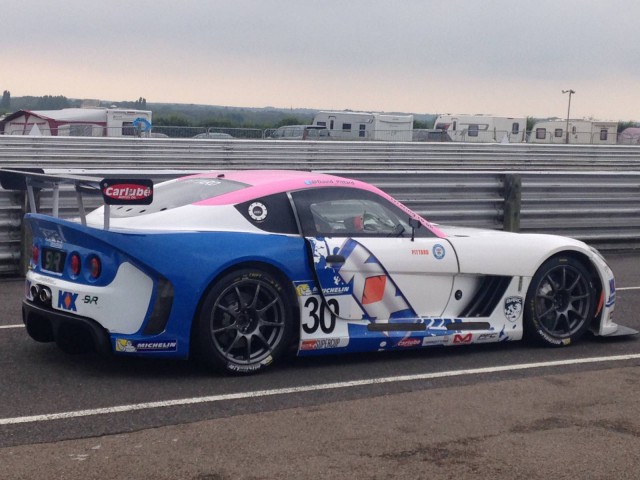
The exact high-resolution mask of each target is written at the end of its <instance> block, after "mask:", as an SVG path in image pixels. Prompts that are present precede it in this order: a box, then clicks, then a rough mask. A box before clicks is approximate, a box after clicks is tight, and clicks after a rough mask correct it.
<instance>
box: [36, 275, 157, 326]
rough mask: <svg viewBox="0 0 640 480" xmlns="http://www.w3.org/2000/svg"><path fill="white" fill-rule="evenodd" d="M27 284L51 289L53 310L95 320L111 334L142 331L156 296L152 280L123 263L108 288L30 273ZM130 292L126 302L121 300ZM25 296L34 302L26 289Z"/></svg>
mask: <svg viewBox="0 0 640 480" xmlns="http://www.w3.org/2000/svg"><path fill="white" fill-rule="evenodd" d="M27 282H31V283H32V284H38V285H43V286H46V287H49V288H50V289H51V295H52V297H51V298H52V302H51V306H52V307H53V309H54V310H58V311H60V312H63V313H73V314H75V315H80V316H83V317H88V318H92V319H93V320H95V321H97V322H98V323H99V324H100V325H102V326H103V327H104V328H106V329H107V330H108V331H109V332H111V333H122V334H134V333H136V332H138V330H140V327H142V323H143V321H144V318H145V315H146V313H147V310H148V309H149V302H150V300H151V294H152V292H153V280H151V278H149V277H148V276H147V275H146V274H144V273H143V272H141V271H140V270H138V269H137V268H136V267H134V266H133V265H131V264H130V263H123V264H122V265H121V266H120V268H119V269H118V273H117V274H116V277H115V278H114V280H113V282H111V283H110V284H109V285H106V286H91V285H83V284H79V283H75V282H69V281H65V280H61V279H57V278H53V277H51V276H48V275H41V274H37V273H33V272H32V271H29V272H28V273H27ZM122 292H127V298H126V301H124V300H125V299H123V298H122ZM25 293H26V296H27V298H28V299H29V300H33V298H32V297H31V292H30V291H29V289H28V288H27V289H26V292H25Z"/></svg>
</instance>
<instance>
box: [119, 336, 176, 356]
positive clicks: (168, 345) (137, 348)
mask: <svg viewBox="0 0 640 480" xmlns="http://www.w3.org/2000/svg"><path fill="white" fill-rule="evenodd" d="M177 349H178V342H177V341H176V340H167V341H165V342H146V341H141V340H133V341H132V340H127V339H126V338H116V352H127V353H134V352H175V351H176V350H177Z"/></svg>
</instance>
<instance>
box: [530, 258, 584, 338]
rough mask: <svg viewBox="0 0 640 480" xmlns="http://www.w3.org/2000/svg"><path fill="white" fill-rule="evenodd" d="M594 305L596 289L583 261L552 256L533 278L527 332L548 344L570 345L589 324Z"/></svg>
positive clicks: (582, 333) (531, 336)
mask: <svg viewBox="0 0 640 480" xmlns="http://www.w3.org/2000/svg"><path fill="white" fill-rule="evenodd" d="M595 306H596V302H595V289H594V287H593V283H592V281H591V276H590V275H589V272H588V271H587V269H586V268H585V267H584V265H583V264H582V263H580V262H579V261H577V260H575V259H573V258H571V257H564V256H558V257H554V258H551V259H549V260H547V261H546V262H545V263H543V264H542V266H541V267H540V268H539V269H538V271H537V272H536V274H535V275H534V276H533V279H532V280H531V286H530V287H529V291H528V292H527V300H526V307H525V311H524V328H525V334H526V335H527V338H529V339H533V340H536V341H538V342H541V343H543V344H545V345H550V346H555V347H561V346H565V345H569V344H571V343H572V342H574V341H576V340H578V339H579V338H580V337H582V335H584V333H585V332H586V330H587V329H588V328H589V325H590V324H591V320H592V319H593V314H594V310H595Z"/></svg>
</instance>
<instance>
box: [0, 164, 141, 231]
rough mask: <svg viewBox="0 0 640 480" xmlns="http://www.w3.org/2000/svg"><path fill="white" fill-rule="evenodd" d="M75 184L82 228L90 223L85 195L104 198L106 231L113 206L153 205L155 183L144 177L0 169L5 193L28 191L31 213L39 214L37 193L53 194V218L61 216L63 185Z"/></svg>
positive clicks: (36, 169)
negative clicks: (48, 192) (85, 207)
mask: <svg viewBox="0 0 640 480" xmlns="http://www.w3.org/2000/svg"><path fill="white" fill-rule="evenodd" d="M65 184H66V185H73V186H74V188H75V191H76V199H77V201H78V212H79V214H80V221H81V222H82V225H86V224H87V218H86V212H85V209H84V202H83V199H82V195H83V194H86V195H102V199H103V202H104V229H105V230H108V229H109V219H110V208H109V207H110V205H149V204H150V203H151V202H153V181H152V180H150V179H142V178H101V177H92V176H85V175H74V174H66V173H65V174H53V173H45V172H44V170H43V169H40V168H31V169H21V170H14V169H6V168H0V186H2V188H4V189H5V190H20V191H26V192H27V199H28V202H29V211H31V212H33V213H38V208H37V203H36V190H39V189H43V188H51V189H52V191H53V208H52V215H53V216H54V217H58V216H59V205H60V185H65Z"/></svg>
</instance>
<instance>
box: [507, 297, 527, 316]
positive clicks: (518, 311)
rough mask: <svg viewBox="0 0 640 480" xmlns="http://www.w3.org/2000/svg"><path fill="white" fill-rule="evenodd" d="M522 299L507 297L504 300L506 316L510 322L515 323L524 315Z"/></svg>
mask: <svg viewBox="0 0 640 480" xmlns="http://www.w3.org/2000/svg"><path fill="white" fill-rule="evenodd" d="M522 303H523V300H522V297H507V298H505V299H504V316H505V317H506V318H507V320H509V321H510V322H515V321H516V320H518V319H519V318H520V315H522Z"/></svg>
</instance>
